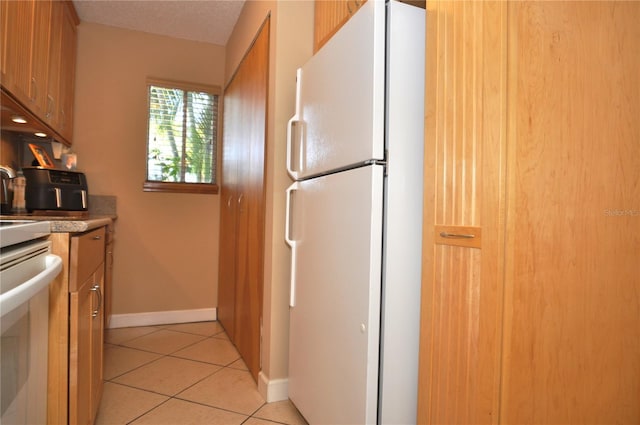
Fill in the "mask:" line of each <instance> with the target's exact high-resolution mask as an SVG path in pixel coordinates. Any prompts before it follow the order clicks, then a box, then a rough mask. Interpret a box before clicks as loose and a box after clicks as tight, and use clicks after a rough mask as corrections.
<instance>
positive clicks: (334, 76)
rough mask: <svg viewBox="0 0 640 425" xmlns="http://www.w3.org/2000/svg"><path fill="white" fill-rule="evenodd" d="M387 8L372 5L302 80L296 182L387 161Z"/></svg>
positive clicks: (293, 164)
mask: <svg viewBox="0 0 640 425" xmlns="http://www.w3.org/2000/svg"><path fill="white" fill-rule="evenodd" d="M384 15H385V6H384V2H382V1H371V2H366V3H365V4H364V5H363V6H362V7H361V8H360V9H359V10H358V12H357V13H356V14H355V15H354V16H353V17H352V18H351V19H350V20H349V22H347V24H345V26H344V27H343V28H342V29H341V30H340V31H338V33H336V35H334V36H333V37H332V38H331V40H330V41H329V42H328V43H327V44H326V45H324V46H323V47H322V48H321V49H320V50H319V51H318V52H317V53H316V54H315V55H314V56H313V57H312V58H311V59H310V60H309V61H308V62H307V63H306V64H305V65H304V66H303V67H302V68H301V69H299V70H298V74H297V90H298V91H297V95H296V113H295V115H294V117H293V118H292V119H291V120H290V121H289V128H288V156H287V169H288V170H289V174H290V175H291V177H292V178H293V179H295V180H298V179H303V178H306V177H309V176H314V175H318V174H321V173H324V172H326V171H330V170H336V169H342V168H344V167H347V166H351V165H353V164H359V163H362V162H364V161H366V160H369V159H383V158H384V95H385V93H384V91H385V84H384V81H385V57H384V56H385V16H384Z"/></svg>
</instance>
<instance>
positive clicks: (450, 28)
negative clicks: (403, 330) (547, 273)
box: [418, 1, 506, 424]
mask: <svg viewBox="0 0 640 425" xmlns="http://www.w3.org/2000/svg"><path fill="white" fill-rule="evenodd" d="M505 13H506V3H489V2H475V1H470V2H459V1H444V2H433V3H431V2H429V3H428V4H427V62H426V63H427V77H426V93H427V95H426V102H427V103H426V109H425V114H426V121H425V129H426V135H425V180H424V181H425V186H424V187H425V189H424V190H425V204H424V205H425V207H424V226H423V232H424V238H423V288H422V299H423V302H422V323H421V329H422V330H421V332H422V334H421V348H420V350H421V355H420V376H419V398H420V401H419V410H418V422H419V423H433V424H484V423H493V422H495V421H496V418H497V414H498V407H499V404H498V396H499V377H500V375H499V373H500V362H499V359H500V356H499V354H500V332H501V329H500V326H501V322H500V318H501V306H502V274H501V272H502V260H501V258H502V257H503V252H502V249H503V248H502V247H503V244H502V240H503V237H504V235H503V230H502V229H503V228H504V213H503V209H504V205H503V204H504V199H503V193H504V190H503V187H504V186H503V185H504V183H503V181H502V178H503V173H504V165H503V159H504V158H503V157H504V154H505V129H506V114H505V109H504V108H505V103H504V100H505V99H506V91H505V90H506V85H505V84H506V80H505V71H506V68H505V60H504V58H505V55H506V44H505V41H506V38H505V37H506V26H505V23H506V21H505V19H506V15H505ZM441 235H444V236H441Z"/></svg>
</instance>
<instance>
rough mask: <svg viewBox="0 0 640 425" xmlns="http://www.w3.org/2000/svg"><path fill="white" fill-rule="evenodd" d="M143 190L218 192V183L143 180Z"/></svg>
mask: <svg viewBox="0 0 640 425" xmlns="http://www.w3.org/2000/svg"><path fill="white" fill-rule="evenodd" d="M142 190H143V191H144V192H168V193H202V194H216V193H218V185H217V184H210V183H169V182H155V181H145V182H144V185H143V186H142Z"/></svg>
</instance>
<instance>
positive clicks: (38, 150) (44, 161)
mask: <svg viewBox="0 0 640 425" xmlns="http://www.w3.org/2000/svg"><path fill="white" fill-rule="evenodd" d="M29 149H31V152H32V153H33V156H34V157H35V158H36V161H38V164H40V166H41V167H44V168H53V167H54V164H53V161H52V160H51V157H50V156H49V154H48V153H47V151H46V150H45V149H44V148H43V147H40V146H38V145H34V144H33V143H29Z"/></svg>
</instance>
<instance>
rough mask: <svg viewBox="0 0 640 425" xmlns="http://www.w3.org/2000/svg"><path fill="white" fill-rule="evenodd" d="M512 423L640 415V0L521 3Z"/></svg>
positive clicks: (506, 398) (513, 158)
mask: <svg viewBox="0 0 640 425" xmlns="http://www.w3.org/2000/svg"><path fill="white" fill-rule="evenodd" d="M509 9H510V10H509V28H510V33H509V42H510V45H511V47H510V50H509V53H510V54H509V75H510V79H509V92H510V97H509V111H510V112H512V113H513V115H512V117H513V118H512V119H511V120H510V129H509V139H510V142H509V146H510V148H512V149H511V150H510V156H509V170H510V171H509V182H510V187H509V199H510V202H509V205H510V207H509V211H508V216H509V220H508V222H509V226H508V234H509V243H508V246H509V248H508V252H507V269H506V270H507V282H508V286H507V297H506V302H505V306H506V309H505V328H504V329H505V332H504V335H505V342H504V344H505V345H504V360H503V361H504V367H503V384H502V386H503V388H502V409H501V410H502V415H501V418H502V422H503V423H508V424H515V423H540V424H542V423H545V424H552V423H555V424H559V423H566V424H569V423H571V424H580V423H582V424H586V423H593V424H595V423H598V424H605V423H606V424H614V423H616V424H638V423H640V54H639V52H640V3H638V2H608V1H603V2H571V1H562V2H513V3H509Z"/></svg>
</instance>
